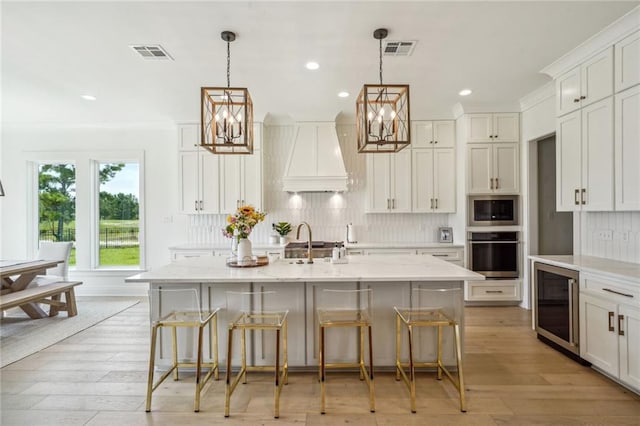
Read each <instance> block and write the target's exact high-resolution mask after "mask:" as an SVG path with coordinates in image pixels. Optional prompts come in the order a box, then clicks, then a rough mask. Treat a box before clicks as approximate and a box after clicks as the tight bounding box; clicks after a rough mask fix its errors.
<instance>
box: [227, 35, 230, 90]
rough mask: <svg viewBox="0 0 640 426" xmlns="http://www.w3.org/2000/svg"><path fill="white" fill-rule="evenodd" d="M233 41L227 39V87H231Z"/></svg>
mask: <svg viewBox="0 0 640 426" xmlns="http://www.w3.org/2000/svg"><path fill="white" fill-rule="evenodd" d="M230 45H231V42H229V41H227V88H229V87H231V72H230V69H231V47H230Z"/></svg>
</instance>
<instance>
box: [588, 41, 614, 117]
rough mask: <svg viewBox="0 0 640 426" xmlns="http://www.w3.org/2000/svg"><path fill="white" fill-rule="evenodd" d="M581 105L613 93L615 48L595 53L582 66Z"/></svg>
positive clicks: (589, 103)
mask: <svg viewBox="0 0 640 426" xmlns="http://www.w3.org/2000/svg"><path fill="white" fill-rule="evenodd" d="M581 74H582V75H581V77H580V82H581V88H580V95H581V96H580V99H581V102H580V106H582V107H584V106H587V105H591V104H592V103H594V102H597V101H599V100H600V99H604V98H605V97H607V96H609V95H611V94H613V48H611V47H610V48H608V49H606V50H605V51H603V52H601V53H599V54H597V55H595V56H594V57H592V58H591V59H589V60H588V61H587V62H585V63H584V64H582V66H581Z"/></svg>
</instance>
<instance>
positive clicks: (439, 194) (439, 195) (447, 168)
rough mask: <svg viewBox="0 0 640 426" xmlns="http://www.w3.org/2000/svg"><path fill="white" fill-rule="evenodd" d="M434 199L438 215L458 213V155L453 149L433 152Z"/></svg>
mask: <svg viewBox="0 0 640 426" xmlns="http://www.w3.org/2000/svg"><path fill="white" fill-rule="evenodd" d="M433 153H434V155H433V198H435V202H434V207H435V212H436V213H454V212H455V211H456V155H455V150H454V149H453V148H444V149H440V148H439V149H434V150H433Z"/></svg>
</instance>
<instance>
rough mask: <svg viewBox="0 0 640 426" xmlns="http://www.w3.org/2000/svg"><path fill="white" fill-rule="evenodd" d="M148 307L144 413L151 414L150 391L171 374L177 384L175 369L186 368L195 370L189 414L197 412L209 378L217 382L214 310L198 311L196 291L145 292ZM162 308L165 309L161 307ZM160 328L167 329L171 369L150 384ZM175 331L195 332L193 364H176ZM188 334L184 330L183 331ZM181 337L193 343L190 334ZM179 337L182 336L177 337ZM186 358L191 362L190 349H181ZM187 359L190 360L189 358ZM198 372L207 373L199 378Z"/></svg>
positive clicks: (198, 302) (157, 290) (215, 319)
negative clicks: (206, 347) (206, 357)
mask: <svg viewBox="0 0 640 426" xmlns="http://www.w3.org/2000/svg"><path fill="white" fill-rule="evenodd" d="M149 297H150V307H151V326H152V328H151V352H150V354H149V378H148V381H147V405H146V411H147V413H148V412H150V411H151V395H152V393H153V391H154V390H156V388H157V387H158V386H159V385H160V384H161V383H162V382H163V381H164V380H165V379H166V378H167V377H169V375H170V374H171V373H172V372H173V379H174V380H178V368H179V367H189V368H194V367H195V369H196V376H195V382H196V391H195V398H194V406H193V410H194V411H195V412H198V411H200V394H201V392H202V389H203V388H204V386H205V384H206V383H207V382H208V381H209V379H210V378H211V377H212V376H213V377H215V379H216V380H218V332H217V329H218V310H219V308H215V309H212V310H202V309H201V307H200V298H199V297H198V290H196V289H179V290H169V289H152V290H150V291H149ZM165 306H166V307H165ZM207 326H209V350H210V352H211V353H210V356H212V360H211V361H208V362H204V361H203V354H202V346H203V340H204V329H205V327H207ZM162 328H170V329H171V348H172V364H171V368H170V369H169V370H167V371H166V372H164V374H162V376H161V377H160V378H159V379H158V381H157V382H155V383H154V381H153V378H154V371H155V358H156V346H157V342H158V331H159V330H160V329H162ZM178 328H192V329H195V330H196V331H197V341H196V348H195V349H196V354H195V357H196V362H193V361H178ZM187 333H188V330H187ZM187 333H185V334H184V336H181V337H183V338H184V339H185V340H187V339H189V338H191V339H193V334H187ZM181 334H182V333H181ZM183 351H185V355H186V357H187V358H192V356H193V354H192V353H191V354H190V353H189V351H191V352H192V351H193V345H192V346H191V348H187V347H185V348H183ZM189 355H191V356H189ZM202 368H208V369H209V371H208V372H207V374H206V375H205V376H204V378H201V377H200V376H201V371H202Z"/></svg>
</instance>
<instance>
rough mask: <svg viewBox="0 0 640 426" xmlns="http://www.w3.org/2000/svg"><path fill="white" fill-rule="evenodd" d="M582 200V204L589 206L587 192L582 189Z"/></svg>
mask: <svg viewBox="0 0 640 426" xmlns="http://www.w3.org/2000/svg"><path fill="white" fill-rule="evenodd" d="M580 200H582V204H587V190H586V189H584V188H582V195H580Z"/></svg>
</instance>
